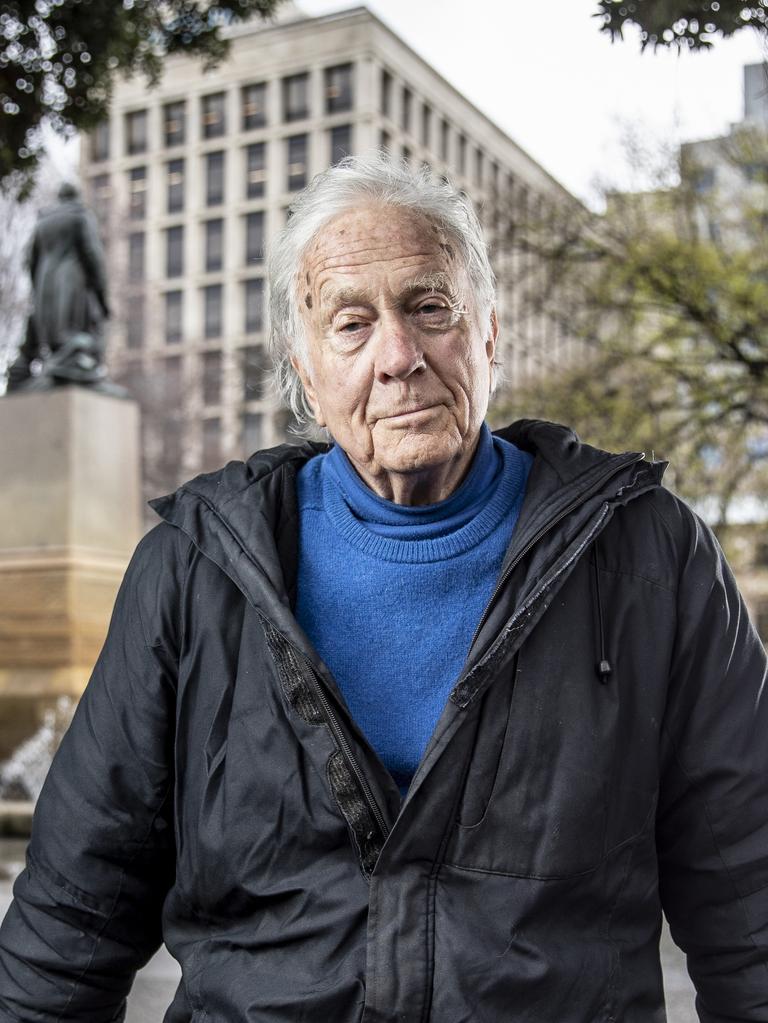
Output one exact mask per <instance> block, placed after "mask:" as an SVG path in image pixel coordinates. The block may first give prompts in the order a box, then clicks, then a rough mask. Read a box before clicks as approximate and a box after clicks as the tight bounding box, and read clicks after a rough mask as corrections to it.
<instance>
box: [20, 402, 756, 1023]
mask: <svg viewBox="0 0 768 1023" xmlns="http://www.w3.org/2000/svg"><path fill="white" fill-rule="evenodd" d="M502 435H503V436H505V437H506V438H507V439H509V440H512V441H514V442H515V443H517V444H518V445H519V446H521V447H523V448H526V449H528V450H531V451H533V452H535V454H536V459H535V463H534V466H533V469H532V471H531V476H530V478H529V484H528V490H527V495H526V499H525V503H524V506H523V510H522V513H521V516H520V520H519V523H518V526H517V529H516V531H515V534H514V537H513V540H512V544H511V547H510V549H509V551H508V552H507V555H506V558H505V561H504V566H503V569H502V574H501V578H500V582H499V586H498V589H497V592H496V594H495V596H494V598H493V600H492V602H491V604H490V605H489V608H488V610H487V611H486V613H485V615H484V616H483V619H482V621H481V622H480V623H479V625H478V631H477V634H476V637H475V640H474V642H473V645H472V648H471V651H470V653H469V657H468V660H467V663H466V666H465V669H464V671H463V672H462V675H461V677H460V678H459V680H458V681H457V683H456V685H455V687H454V689H453V691H452V693H451V696H450V699H449V700H448V702H447V705H446V707H445V710H444V712H443V714H442V716H441V718H440V720H439V722H438V724H437V727H436V729H435V732H434V734H433V736H432V739H431V741H430V744H429V746H428V749H427V751H426V753H425V755H424V758H423V760H422V762H421V764H420V766H419V769H418V771H417V774H416V776H415V778H414V781H413V784H412V786H411V789H410V791H409V793H408V797H407V799H406V800H405V801H404V802H403V803H402V805H401V799H400V795H399V792H398V790H397V787H396V786H395V784H394V782H393V781H392V779H391V777H390V776H389V775H388V773H387V772H386V770H385V769H384V767H383V766H382V764H381V763H380V762H379V761H378V759H377V757H376V755H375V754H374V753H373V752H372V750H371V749H370V748H369V746H368V745H367V743H366V741H365V739H364V737H363V736H362V735H361V734H360V732H359V730H358V729H357V727H356V725H355V723H354V721H352V720H350V717H349V714H348V713H347V711H346V709H345V706H344V701H343V700H342V698H341V696H340V694H339V692H338V689H337V688H336V685H335V684H334V681H333V679H332V678H331V676H330V674H329V672H328V670H327V668H326V667H325V666H324V665H323V664H322V663H321V662H320V661H319V660H318V658H317V655H316V654H315V652H314V651H313V649H312V647H311V646H310V644H309V642H308V640H307V638H306V637H305V636H304V634H303V633H302V631H301V629H300V627H299V626H298V624H297V622H296V620H295V619H294V617H293V614H292V612H291V607H292V603H293V598H294V589H295V583H296V580H295V571H296V536H297V525H298V523H297V507H296V498H295V485H294V481H295V476H296V471H297V469H298V468H299V466H300V465H301V464H302V462H303V461H304V460H306V458H307V457H309V456H310V455H311V454H313V453H314V452H316V451H317V450H318V448H317V447H316V446H315V447H312V446H311V445H304V446H301V447H282V448H277V449H275V450H273V451H267V452H262V453H260V454H257V455H255V456H254V457H253V458H251V459H250V461H249V462H248V463H247V464H246V465H242V464H240V463H233V464H230V465H229V466H227V468H226V469H224V470H222V471H221V472H219V473H215V474H212V475H209V476H203V477H200V478H199V479H197V480H195V481H193V482H192V483H190V484H188V485H187V486H185V487H182V488H181V490H179V491H178V492H177V493H176V494H175V495H174V496H173V497H170V498H166V499H163V500H161V501H159V502H157V503H156V505H155V507H156V509H157V511H158V512H159V513H160V515H161V516H162V517H163V519H165V523H164V524H161V525H160V526H158V527H157V528H156V529H154V530H153V531H152V532H151V533H150V534H149V535H148V536H147V537H146V538H145V539H144V540H143V541H142V543H141V544H140V545H139V547H138V549H137V552H136V554H135V556H134V559H133V561H132V563H131V566H130V568H129V570H128V573H127V575H126V578H125V581H124V583H123V586H122V589H121V591H120V594H119V597H118V600H117V604H116V608H115V613H114V616H113V620H112V624H111V627H110V632H109V637H108V639H107V642H106V645H105V647H104V650H103V652H102V654H101V657H100V658H99V661H98V663H97V666H96V669H95V672H94V675H93V678H92V680H91V683H90V684H89V686H88V689H87V691H86V693H85V696H84V698H83V699H82V701H81V703H80V706H79V708H78V711H77V714H76V716H75V720H74V723H73V725H72V727H71V729H70V730H69V732H68V733H67V735H66V737H65V739H64V741H63V743H62V745H61V748H60V750H59V753H58V755H57V757H56V760H55V762H54V766H53V768H52V769H51V772H50V775H49V777H48V780H47V782H46V785H45V788H44V790H43V793H42V795H41V797H40V801H39V804H38V807H37V812H36V815H35V822H34V828H33V835H32V840H31V844H30V849H29V859H28V866H27V869H26V870H25V871H24V873H23V874H22V875H21V876H20V878H19V879H18V881H17V883H16V887H15V901H14V904H13V906H12V908H11V910H10V911H9V914H8V916H7V918H6V920H5V923H4V925H3V928H2V931H1V932H0V1020H2V1021H3V1023H6V1021H11V1020H13V1021H16V1020H30V1021H31V1020H35V1021H44V1023H53V1021H54V1020H57V1021H70V1020H88V1021H89V1023H101V1021H104V1023H106V1021H113V1020H120V1019H122V1013H123V1011H124V999H125V996H126V994H127V992H128V989H129V987H130V984H131V982H132V979H133V976H134V971H135V970H136V969H137V968H138V967H140V966H141V965H142V964H143V963H144V962H146V960H147V959H148V958H149V956H150V955H151V954H152V953H153V952H154V950H155V949H156V947H157V946H158V943H159V942H160V941H161V939H162V938H164V939H165V941H166V943H167V945H168V947H169V948H170V950H171V952H172V953H173V955H175V956H176V957H177V958H178V959H179V961H180V962H181V964H182V967H183V980H182V983H181V986H180V988H179V990H178V992H177V994H176V997H175V999H174V1002H173V1005H172V1006H171V1007H170V1009H169V1010H168V1013H167V1015H166V1017H165V1019H166V1021H168V1023H181V1021H189V1020H193V1021H195V1023H203V1021H206V1023H240V1021H242V1023H283V1021H285V1023H288V1021H290V1023H300V1021H306V1023H426V1021H431V1023H469V1021H471V1023H534V1021H535V1023H598V1021H602V1023H608V1021H616V1023H651V1021H654V1023H655V1021H661V1020H663V1019H664V1018H665V1017H664V1009H663V993H662V984H661V973H660V967H659V956H658V939H659V928H660V920H661V908H662V907H663V908H664V910H665V911H666V913H667V915H668V917H669V920H670V922H671V926H672V932H673V935H674V937H675V939H676V941H677V942H678V943H679V944H680V945H681V946H682V947H683V948H684V949H685V950H686V952H687V953H688V956H689V967H690V971H691V974H692V976H693V979H694V981H695V983H696V986H697V988H698V1009H699V1014H700V1017H701V1019H702V1020H703V1021H706V1023H726V1021H747V1020H750V1021H757V1020H761V1021H763V1023H765V1021H766V1020H768V966H767V965H766V963H767V948H768V706H767V698H766V694H765V692H764V683H765V675H766V661H765V654H764V651H763V648H762V646H761V644H760V642H759V640H758V638H757V636H756V634H755V632H754V630H753V628H752V627H751V626H750V624H749V622H748V620H747V616H746V613H745V611H744V606H743V604H742V603H741V601H740V598H739V596H738V593H737V591H736V588H735V586H734V583H733V579H732V577H731V574H730V572H729V570H728V567H727V565H726V564H725V562H724V560H723V557H722V554H721V553H720V550H719V548H718V546H717V544H716V542H715V540H714V539H713V537H712V535H711V533H710V532H709V531H708V529H707V528H706V527H705V526H703V525H702V523H701V522H700V521H699V520H698V519H697V518H696V517H695V516H694V515H693V513H692V512H691V511H690V510H689V509H688V508H687V507H686V506H685V505H684V504H682V503H681V502H680V501H679V500H677V499H676V498H675V497H673V496H672V495H671V494H670V493H668V492H667V491H665V490H664V489H663V488H662V487H661V486H660V477H661V473H662V471H663V466H660V465H659V464H655V463H647V462H645V461H643V460H642V456H640V455H634V454H624V455H607V454H606V453H604V452H600V451H597V450H595V449H593V448H589V447H587V446H585V445H581V444H579V443H578V441H577V439H576V438H575V436H574V435H573V434H572V433H570V432H569V431H566V430H564V429H563V428H560V427H554V426H552V425H550V424H544V423H532V422H525V421H524V422H521V423H517V424H515V425H514V426H513V427H511V428H510V429H509V430H507V431H504V433H503V434H502ZM364 656H365V652H364V651H361V658H364Z"/></svg>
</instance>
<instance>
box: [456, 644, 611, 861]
mask: <svg viewBox="0 0 768 1023" xmlns="http://www.w3.org/2000/svg"><path fill="white" fill-rule="evenodd" d="M591 681H592V682H593V684H594V689H595V695H596V697H597V698H598V699H599V698H603V697H604V696H605V694H604V693H603V692H599V693H598V692H597V689H598V688H599V687H598V685H597V683H594V680H591ZM560 684H561V685H564V686H571V687H573V688H580V687H578V686H577V685H576V684H575V680H574V678H573V677H571V678H570V679H569V678H563V679H562V680H561V682H560ZM544 688H545V687H544V686H543V685H542V684H541V682H540V680H539V679H536V680H534V678H533V677H531V676H530V675H529V674H528V672H527V671H526V668H525V665H524V663H523V659H521V661H520V667H519V668H518V674H517V681H516V685H515V696H514V698H513V699H512V698H510V696H509V695H508V694H509V690H511V689H512V685H511V683H510V684H507V685H506V686H504V685H501V686H495V687H494V691H492V692H491V693H490V694H489V695H490V697H491V698H489V699H488V700H487V703H486V706H484V707H483V710H482V714H481V720H480V725H479V728H478V736H477V739H476V743H475V749H474V751H473V756H472V762H471V763H470V766H469V771H468V777H467V786H466V790H465V793H464V797H463V800H462V805H461V810H460V813H459V820H458V824H457V827H456V830H455V834H454V837H453V841H452V843H451V848H450V849H449V852H448V857H447V859H448V862H450V863H453V864H454V865H456V866H464V867H471V868H474V869H477V870H484V871H488V872H491V873H500V874H510V875H514V876H518V877H540V878H560V877H568V876H572V875H574V874H580V873H584V872H587V871H589V870H592V869H593V868H594V867H596V866H597V865H598V863H599V862H600V860H601V859H602V858H603V856H604V853H605V833H606V800H607V780H606V771H607V766H608V765H607V757H606V753H607V750H606V748H605V745H604V743H603V741H602V739H601V738H600V737H599V736H600V733H601V731H602V729H599V728H596V727H595V725H594V720H593V718H592V715H591V714H589V713H584V708H583V707H582V713H581V716H577V715H575V714H567V713H565V712H564V711H563V709H562V708H561V707H558V706H557V703H556V702H555V701H554V700H550V699H547V697H546V695H545V693H544V692H543V690H544ZM505 690H506V692H505ZM496 691H497V692H498V695H496ZM494 697H495V698H494ZM581 702H582V703H585V704H587V703H589V697H587V696H586V695H585V697H584V698H583V699H582V700H581ZM609 730H610V729H609Z"/></svg>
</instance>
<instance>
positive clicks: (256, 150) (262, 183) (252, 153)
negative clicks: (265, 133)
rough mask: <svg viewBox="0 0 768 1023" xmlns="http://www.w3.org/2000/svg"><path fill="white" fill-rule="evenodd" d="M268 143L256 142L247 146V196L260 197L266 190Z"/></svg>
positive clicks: (250, 197) (249, 197)
mask: <svg viewBox="0 0 768 1023" xmlns="http://www.w3.org/2000/svg"><path fill="white" fill-rule="evenodd" d="M266 181H267V144H266V142H255V143H254V144H253V145H250V146H246V147H245V197H246V199H260V198H261V197H262V196H263V195H264V192H265V190H266Z"/></svg>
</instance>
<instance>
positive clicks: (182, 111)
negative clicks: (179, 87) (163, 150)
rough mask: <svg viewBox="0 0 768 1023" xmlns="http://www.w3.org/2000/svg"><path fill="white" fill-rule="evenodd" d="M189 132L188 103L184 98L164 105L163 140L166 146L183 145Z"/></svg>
mask: <svg viewBox="0 0 768 1023" xmlns="http://www.w3.org/2000/svg"><path fill="white" fill-rule="evenodd" d="M186 134H187V105H186V103H185V102H184V100H179V101H178V102H176V103H166V104H165V106H164V107H163V141H164V142H165V144H166V146H181V145H183V144H184V141H185V138H186Z"/></svg>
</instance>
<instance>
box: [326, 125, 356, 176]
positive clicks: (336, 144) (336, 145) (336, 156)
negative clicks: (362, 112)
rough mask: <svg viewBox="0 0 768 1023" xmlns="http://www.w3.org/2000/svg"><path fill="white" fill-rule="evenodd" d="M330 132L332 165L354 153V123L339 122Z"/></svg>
mask: <svg viewBox="0 0 768 1023" xmlns="http://www.w3.org/2000/svg"><path fill="white" fill-rule="evenodd" d="M328 134H329V140H330V150H331V152H330V157H331V166H333V165H335V164H337V163H339V162H340V161H341V160H343V159H344V157H345V156H351V155H352V125H351V124H338V125H336V127H335V128H331V130H330V132H329V133H328Z"/></svg>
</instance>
